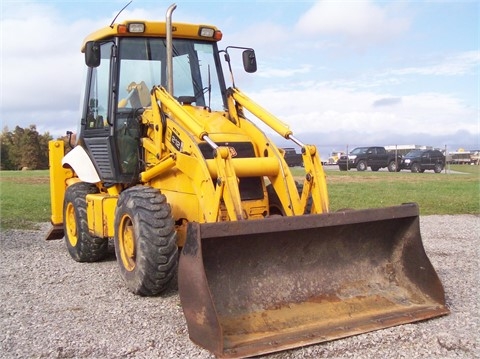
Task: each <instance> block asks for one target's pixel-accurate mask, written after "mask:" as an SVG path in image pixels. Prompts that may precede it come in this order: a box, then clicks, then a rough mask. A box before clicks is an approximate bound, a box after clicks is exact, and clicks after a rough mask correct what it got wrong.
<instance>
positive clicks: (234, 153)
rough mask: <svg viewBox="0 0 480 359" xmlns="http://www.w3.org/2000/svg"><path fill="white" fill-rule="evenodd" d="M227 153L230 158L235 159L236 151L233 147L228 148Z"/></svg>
mask: <svg viewBox="0 0 480 359" xmlns="http://www.w3.org/2000/svg"><path fill="white" fill-rule="evenodd" d="M228 151H229V152H230V156H231V157H232V158H233V157H237V151H236V150H235V148H233V147H228Z"/></svg>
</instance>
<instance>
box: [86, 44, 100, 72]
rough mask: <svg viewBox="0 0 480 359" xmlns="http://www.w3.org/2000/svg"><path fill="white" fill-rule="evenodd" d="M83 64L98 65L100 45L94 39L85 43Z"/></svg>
mask: <svg viewBox="0 0 480 359" xmlns="http://www.w3.org/2000/svg"><path fill="white" fill-rule="evenodd" d="M85 64H86V65H87V66H88V67H98V66H100V46H99V45H98V43H96V42H95V41H89V42H87V43H86V44H85Z"/></svg>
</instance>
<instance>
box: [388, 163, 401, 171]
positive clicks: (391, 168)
mask: <svg viewBox="0 0 480 359" xmlns="http://www.w3.org/2000/svg"><path fill="white" fill-rule="evenodd" d="M398 167H399V166H398V163H397V162H395V161H390V163H389V164H388V172H398Z"/></svg>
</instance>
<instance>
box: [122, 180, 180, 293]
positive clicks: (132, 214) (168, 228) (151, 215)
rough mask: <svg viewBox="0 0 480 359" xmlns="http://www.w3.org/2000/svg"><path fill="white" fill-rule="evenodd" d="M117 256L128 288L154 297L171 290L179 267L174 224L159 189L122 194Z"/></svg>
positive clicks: (128, 191)
mask: <svg viewBox="0 0 480 359" xmlns="http://www.w3.org/2000/svg"><path fill="white" fill-rule="evenodd" d="M114 241H115V254H116V256H117V263H118V265H119V267H120V274H121V276H122V278H123V279H124V281H125V283H126V285H127V288H128V289H129V290H130V291H132V292H133V293H135V294H138V295H142V296H153V295H157V294H160V293H161V292H163V291H164V290H166V289H167V288H168V285H169V284H170V282H171V281H172V279H173V278H174V277H175V275H176V272H177V267H178V247H177V237H176V232H175V222H174V220H173V218H172V214H171V208H170V205H169V204H168V203H167V199H166V197H165V196H164V195H163V194H161V193H160V191H159V190H158V189H156V188H152V187H147V186H135V187H132V188H129V189H127V190H125V191H123V192H122V193H121V194H120V196H119V199H118V203H117V208H116V211H115V238H114Z"/></svg>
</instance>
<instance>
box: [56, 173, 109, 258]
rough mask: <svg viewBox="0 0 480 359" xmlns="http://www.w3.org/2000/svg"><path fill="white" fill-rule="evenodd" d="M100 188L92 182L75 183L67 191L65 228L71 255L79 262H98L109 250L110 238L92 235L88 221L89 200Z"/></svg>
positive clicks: (64, 209) (64, 214) (64, 215)
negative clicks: (87, 198)
mask: <svg viewBox="0 0 480 359" xmlns="http://www.w3.org/2000/svg"><path fill="white" fill-rule="evenodd" d="M90 193H98V188H97V187H95V186H94V185H92V184H90V183H85V182H78V183H74V184H72V185H71V186H69V187H68V188H67V190H66V191H65V199H64V202H63V230H64V233H65V243H66V245H67V250H68V253H69V254H70V256H71V257H72V258H73V259H74V260H76V261H77V262H96V261H99V260H102V259H104V258H105V257H106V256H107V252H108V239H106V238H100V237H95V236H92V235H90V233H89V231H88V221H87V200H86V196H87V194H90Z"/></svg>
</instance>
